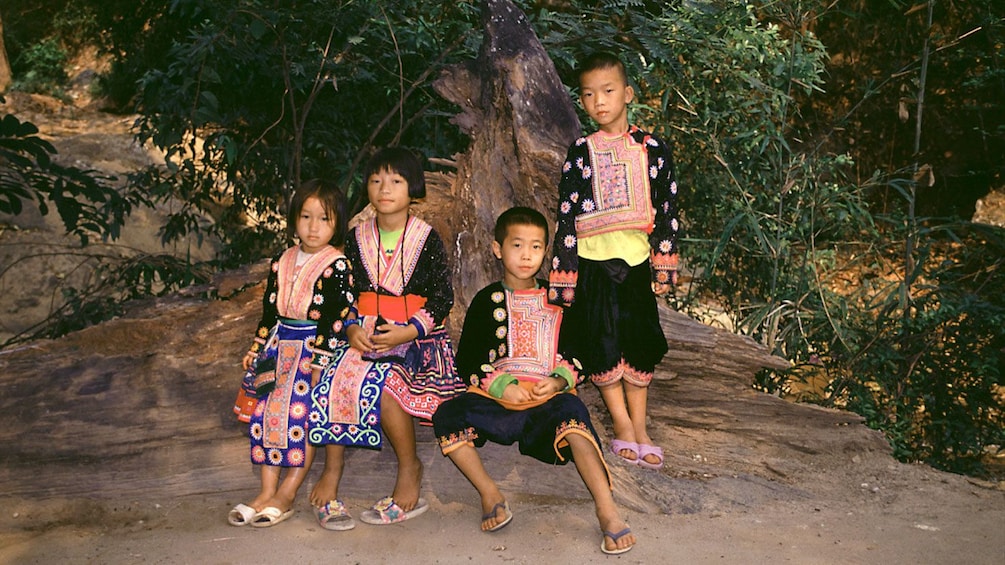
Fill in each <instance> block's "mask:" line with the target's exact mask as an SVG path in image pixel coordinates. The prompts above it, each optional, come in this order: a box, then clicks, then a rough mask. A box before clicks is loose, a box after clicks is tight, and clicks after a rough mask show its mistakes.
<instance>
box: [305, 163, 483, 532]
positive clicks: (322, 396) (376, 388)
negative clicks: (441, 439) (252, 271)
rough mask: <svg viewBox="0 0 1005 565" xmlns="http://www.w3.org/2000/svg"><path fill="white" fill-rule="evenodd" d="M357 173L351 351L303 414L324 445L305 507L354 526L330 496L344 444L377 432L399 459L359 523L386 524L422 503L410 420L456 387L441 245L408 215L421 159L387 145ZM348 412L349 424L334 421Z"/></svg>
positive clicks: (427, 414) (419, 191) (417, 190)
mask: <svg viewBox="0 0 1005 565" xmlns="http://www.w3.org/2000/svg"><path fill="white" fill-rule="evenodd" d="M363 179H364V182H365V183H366V190H367V196H368V197H369V200H370V204H371V205H372V206H373V209H374V212H375V215H374V217H373V218H372V219H370V220H366V221H363V222H362V223H360V224H359V225H358V226H356V228H355V229H354V230H352V231H351V232H350V234H349V237H348V243H347V245H346V255H347V256H348V258H349V260H350V262H351V263H352V264H353V265H354V267H355V268H356V270H357V273H363V274H365V276H363V275H360V276H357V277H356V279H355V290H356V297H357V301H356V304H355V305H354V306H353V308H352V309H351V311H350V313H349V315H348V317H347V319H346V326H347V329H346V333H345V335H346V338H347V340H348V344H349V345H350V346H351V347H352V349H353V351H352V352H348V353H346V355H345V356H344V357H342V358H341V359H340V360H339V362H338V363H337V364H334V365H333V366H332V367H330V368H329V369H328V370H327V371H326V373H325V375H324V376H323V377H322V382H321V385H320V386H319V387H317V388H316V389H315V392H314V398H313V404H312V406H313V407H312V410H311V418H312V432H311V442H312V443H316V444H323V445H325V470H324V472H323V473H322V475H321V479H320V480H319V481H318V484H317V485H315V487H314V489H313V490H312V492H311V503H312V504H314V505H315V506H316V507H317V508H318V512H317V517H318V520H319V522H320V523H321V524H322V526H324V527H326V528H329V529H348V528H350V527H352V526H351V525H350V524H352V522H351V520H352V518H351V517H350V516H349V515H348V512H347V511H346V510H345V507H344V505H343V504H342V502H341V501H339V499H338V486H339V482H340V480H341V476H342V469H343V456H344V450H345V447H346V446H347V445H357V446H360V445H362V446H365V447H379V446H380V444H379V431H380V430H382V431H383V433H384V435H386V437H387V439H388V441H389V442H390V443H391V447H392V448H393V449H394V453H395V456H396V457H397V460H398V471H397V478H396V481H395V485H394V491H393V492H392V494H391V496H387V497H384V498H382V499H381V500H378V501H377V502H376V503H374V504H373V506H372V507H371V508H370V509H369V510H366V511H364V512H363V513H362V514H361V516H360V517H361V519H362V520H363V521H364V522H367V523H370V524H391V523H395V522H400V521H402V520H407V519H409V518H412V517H415V516H418V515H419V514H422V513H423V512H425V511H426V510H427V509H428V508H429V504H428V502H427V501H426V500H425V499H423V498H420V496H419V485H420V483H421V480H422V463H421V462H420V461H419V459H418V457H417V456H416V446H415V427H414V421H413V418H420V419H422V420H427V421H428V420H429V419H430V418H432V415H433V413H434V412H435V411H436V409H437V407H438V406H439V405H440V403H441V402H443V401H444V400H446V399H448V398H451V397H453V396H455V395H457V394H460V393H462V392H463V391H464V383H463V381H461V379H460V378H459V377H458V376H457V372H456V370H455V368H454V354H453V348H452V345H451V343H450V337H449V334H448V333H447V331H446V329H445V328H444V326H443V323H444V321H445V320H446V317H447V315H448V314H449V313H450V309H451V308H452V307H453V303H454V294H453V288H452V286H451V283H450V268H449V266H448V264H447V254H446V250H445V249H444V247H443V242H442V240H441V239H440V237H439V235H438V234H437V233H436V231H435V230H433V229H432V227H430V226H429V224H427V223H425V222H423V221H422V220H420V219H419V218H416V217H415V216H412V215H410V214H409V205H410V204H411V201H412V199H413V198H422V197H424V196H425V194H426V187H425V180H424V173H423V170H422V163H421V161H420V160H419V158H418V157H417V156H416V155H415V154H414V153H412V152H411V151H409V150H407V149H404V148H400V147H387V148H384V149H382V150H380V151H378V152H377V153H376V154H375V155H374V156H373V157H372V158H371V159H370V160H369V162H368V163H367V165H366V166H365V168H364V171H363ZM363 373H366V376H365V378H363V379H362V380H361V379H360V375H361V374H363ZM354 379H355V380H354ZM364 381H365V382H364ZM346 391H351V393H350V394H351V399H350V400H351V401H352V402H349V403H348V404H347V403H346V398H345V393H346ZM357 398H359V402H358V403H357V402H355V401H356V399H357ZM357 407H358V408H357ZM335 408H339V409H335ZM364 411H365V412H367V417H366V418H362V417H360V413H362V412H364ZM347 413H353V416H352V418H351V420H352V421H342V420H346V418H345V417H344V415H345V414H347ZM375 416H376V417H375ZM365 428H369V431H376V432H377V433H376V434H369V436H368V437H376V438H377V439H378V442H377V443H369V444H368V445H367V444H366V443H365V441H364V442H363V443H361V442H359V441H356V439H357V438H358V439H362V440H365V438H364V436H363V435H362V433H361V431H360V430H362V429H365Z"/></svg>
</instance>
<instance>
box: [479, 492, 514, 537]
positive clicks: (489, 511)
mask: <svg viewBox="0 0 1005 565" xmlns="http://www.w3.org/2000/svg"><path fill="white" fill-rule="evenodd" d="M512 519H513V513H512V512H510V509H509V504H508V503H507V502H506V501H505V500H502V499H500V500H499V501H498V502H486V501H485V500H482V531H483V532H495V531H497V530H501V529H502V528H503V526H505V525H506V524H509V523H510V520H512Z"/></svg>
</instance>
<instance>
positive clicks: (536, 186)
mask: <svg viewBox="0 0 1005 565" xmlns="http://www.w3.org/2000/svg"><path fill="white" fill-rule="evenodd" d="M482 25H483V27H484V33H485V38H484V42H483V44H482V49H481V52H480V53H479V55H478V58H477V59H476V60H474V61H471V62H469V63H468V64H465V65H459V66H455V67H452V68H450V69H448V70H446V71H445V72H444V73H443V74H442V75H441V76H440V77H439V78H438V79H437V80H436V81H435V82H434V84H433V86H434V88H435V89H436V91H437V93H439V94H440V95H441V96H443V97H444V98H445V99H446V100H448V101H450V102H453V103H454V104H456V105H457V106H458V107H459V108H460V110H461V111H460V113H459V114H457V115H456V116H455V117H454V118H453V120H452V121H453V123H454V124H456V125H457V126H458V127H459V128H460V129H461V130H462V131H463V132H465V133H467V134H468V135H469V136H470V137H471V145H470V146H469V149H468V151H467V152H466V153H465V154H464V155H462V156H459V157H458V158H457V161H456V165H457V173H456V176H454V177H453V178H452V179H451V187H450V191H451V193H452V195H453V196H455V197H456V199H457V200H458V202H459V203H461V204H462V206H461V207H460V208H459V211H460V212H461V213H460V214H459V215H458V217H456V218H455V220H454V221H453V222H452V223H453V225H452V226H449V227H447V228H445V229H446V230H452V233H443V231H441V235H442V236H443V238H444V240H445V241H448V242H453V249H452V253H453V260H454V277H453V281H454V296H455V297H456V301H455V307H454V309H453V311H452V312H451V326H452V328H453V330H454V332H459V331H460V328H461V325H462V322H463V319H464V313H465V312H466V305H467V304H468V303H469V302H470V301H471V299H472V298H474V295H475V294H476V293H477V292H478V291H479V290H480V289H481V288H482V287H484V286H485V285H487V284H488V283H490V282H492V281H494V280H498V279H499V278H500V277H501V276H502V270H501V267H500V266H499V265H498V264H497V263H498V261H497V260H496V259H495V257H494V256H493V255H492V245H491V243H492V239H493V235H492V230H493V227H494V226H495V220H496V217H497V216H498V215H499V214H500V213H501V212H503V211H504V210H506V209H507V208H509V207H511V206H515V205H520V206H529V207H531V208H535V209H537V210H538V211H540V212H541V213H543V214H544V215H545V217H546V218H549V220H551V219H553V218H554V217H555V210H556V208H555V207H556V202H557V197H558V189H557V184H558V180H559V178H560V174H561V166H562V161H563V160H564V158H565V151H566V149H567V148H568V146H569V144H570V143H571V142H572V141H573V140H575V139H576V137H577V136H579V135H580V132H581V126H580V124H579V118H578V117H577V116H576V112H575V109H574V107H573V104H572V101H571V100H570V99H569V96H568V95H567V94H566V92H565V89H564V87H563V86H562V83H561V81H560V80H559V78H558V73H557V71H556V70H555V65H554V63H552V61H551V59H550V58H549V57H548V54H547V53H546V52H545V50H544V47H543V46H542V45H541V43H540V41H538V39H537V36H535V35H534V31H533V29H531V27H530V24H529V22H528V21H527V18H526V16H524V14H523V12H521V11H520V10H519V9H518V8H517V7H516V6H514V5H513V3H512V2H510V1H509V0H485V1H484V2H482ZM434 227H437V228H439V227H440V226H437V225H436V224H434Z"/></svg>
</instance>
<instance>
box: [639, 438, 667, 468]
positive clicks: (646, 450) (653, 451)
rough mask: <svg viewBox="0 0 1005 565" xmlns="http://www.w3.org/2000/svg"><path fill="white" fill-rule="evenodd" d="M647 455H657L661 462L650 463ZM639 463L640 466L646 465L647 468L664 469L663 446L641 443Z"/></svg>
mask: <svg viewBox="0 0 1005 565" xmlns="http://www.w3.org/2000/svg"><path fill="white" fill-rule="evenodd" d="M646 455H655V456H656V457H657V458H659V460H660V461H659V463H650V462H648V461H646V460H645V456H646ZM638 465H639V466H640V467H645V468H646V469H662V468H663V448H662V447H658V446H655V445H648V444H645V443H643V444H641V445H639V460H638Z"/></svg>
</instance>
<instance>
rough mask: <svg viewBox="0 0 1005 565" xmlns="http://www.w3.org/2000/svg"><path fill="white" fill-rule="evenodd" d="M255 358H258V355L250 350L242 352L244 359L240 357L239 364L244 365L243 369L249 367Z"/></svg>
mask: <svg viewBox="0 0 1005 565" xmlns="http://www.w3.org/2000/svg"><path fill="white" fill-rule="evenodd" d="M256 358H258V355H255V354H254V353H252V352H250V351H249V352H247V353H245V354H244V359H241V366H242V367H244V370H245V371H247V370H250V369H251V364H252V363H254V362H255V359H256Z"/></svg>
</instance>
